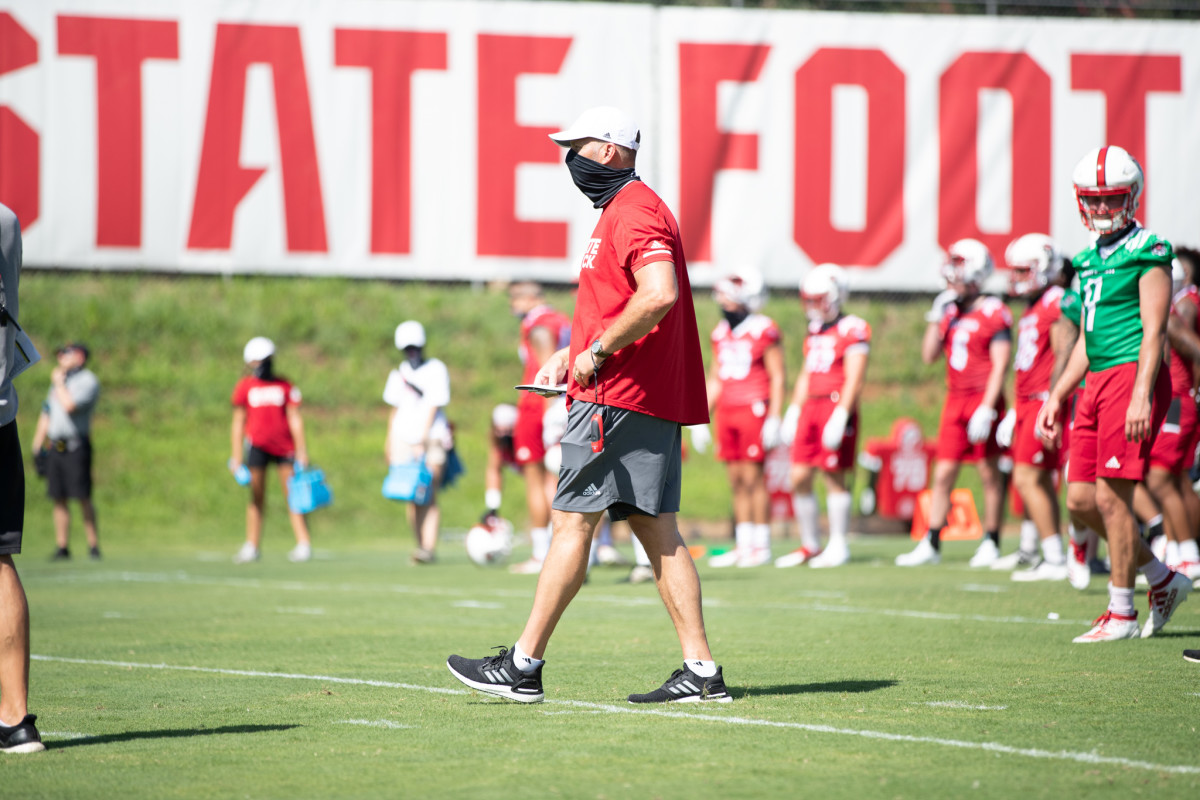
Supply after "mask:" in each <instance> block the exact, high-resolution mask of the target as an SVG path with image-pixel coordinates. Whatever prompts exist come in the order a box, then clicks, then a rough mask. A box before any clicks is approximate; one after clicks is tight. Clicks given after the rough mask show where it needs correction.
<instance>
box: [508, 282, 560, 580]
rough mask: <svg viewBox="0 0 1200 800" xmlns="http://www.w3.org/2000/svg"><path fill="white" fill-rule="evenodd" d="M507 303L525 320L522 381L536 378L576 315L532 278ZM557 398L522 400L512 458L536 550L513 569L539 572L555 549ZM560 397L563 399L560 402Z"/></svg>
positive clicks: (510, 294)
mask: <svg viewBox="0 0 1200 800" xmlns="http://www.w3.org/2000/svg"><path fill="white" fill-rule="evenodd" d="M508 304H509V308H510V309H512V312H513V314H514V315H515V316H516V317H517V318H519V319H520V320H521V344H520V347H519V348H518V354H519V355H520V357H521V363H522V364H524V365H525V366H524V372H523V373H522V376H521V383H524V384H530V383H533V378H534V376H535V375H537V372H538V370H539V369H541V367H542V364H545V363H546V361H547V360H548V359H549V358H550V356H552V355H554V353H555V352H556V351H558V350H559V349H561V348H563V347H566V346H567V345H568V344H570V342H571V320H570V318H568V317H567V316H566V315H565V314H563V313H562V312H561V311H557V310H555V309H554V308H552V307H551V306H550V305H549V304H548V303H547V302H546V298H545V296H544V295H543V294H542V287H541V286H539V285H538V284H536V283H534V282H532V281H521V282H520V283H514V284H513V285H512V286H510V287H509V289H508ZM550 402H552V401H549V400H547V399H546V398H545V397H542V396H540V395H536V394H533V393H532V392H521V398H520V400H518V401H517V423H516V426H515V427H514V429H513V458H514V459H515V460H516V462H517V466H518V468H519V469H520V471H521V474H522V475H523V476H524V477H525V501H526V503H527V504H528V506H529V522H530V526H531V528H530V531H529V538H530V540H531V541H532V544H533V554H532V556H531V557H530V558H529V560H528V561H522V562H521V563H519V564H513V565H512V566H511V567H509V571H510V572H514V573H518V574H523V575H536V574H537V573H539V572H541V571H542V560H543V559H544V558H545V557H546V551H547V550H549V549H550V501H551V499H552V498H553V497H554V491H555V489H556V488H557V486H558V470H554V471H553V473H551V472H550V471H548V470H547V469H546V464H545V458H546V451H547V448H546V444H545V442H544V441H543V436H542V434H543V423H542V420H543V418H544V416H545V414H546V411H547V408H548V404H549V403H550ZM558 402H561V401H558Z"/></svg>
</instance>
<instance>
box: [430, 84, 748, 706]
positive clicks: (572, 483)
mask: <svg viewBox="0 0 1200 800" xmlns="http://www.w3.org/2000/svg"><path fill="white" fill-rule="evenodd" d="M551 139H553V140H554V141H555V142H557V143H558V144H559V145H561V146H563V147H567V148H568V152H567V157H566V163H567V168H568V169H569V170H570V172H571V178H572V179H573V180H574V182H575V185H576V186H577V187H578V188H579V189H580V191H582V192H583V193H584V194H585V195H586V196H587V197H588V198H589V199H590V200H591V201H592V203H593V204H594V205H595V207H596V208H601V209H604V210H603V213H601V215H600V219H599V221H598V222H597V224H596V229H595V231H593V233H592V236H591V239H590V240H589V242H588V245H587V249H586V251H585V252H584V256H583V261H582V264H581V265H580V267H581V268H580V276H579V295H578V299H577V301H576V304H575V316H574V319H573V321H572V328H571V344H570V347H564V348H562V349H561V350H559V351H558V352H556V353H555V354H554V355H553V356H551V357H550V359H549V360H548V361H547V362H546V363H545V364H544V365H543V366H542V368H541V370H539V372H538V374H537V377H536V378H535V383H538V384H559V383H562V382H565V381H568V380H569V381H570V383H569V384H568V387H567V395H568V397H569V399H570V402H571V405H570V409H569V412H568V420H567V431H566V433H565V434H564V435H563V438H562V444H561V447H562V468H561V469H560V471H559V479H558V492H557V494H556V495H555V497H554V503H553V516H552V520H553V523H552V524H553V526H554V538H553V539H552V541H551V543H550V551H549V553H547V555H546V560H545V562H544V564H543V566H542V571H541V573H540V575H539V576H538V586H537V592H536V594H535V595H534V600H533V610H532V612H531V613H530V615H529V619H528V621H527V622H526V624H525V630H524V631H523V632H522V633H521V636H520V638H519V639H517V642H516V644H515V645H513V647H512V649H511V650H510V649H507V648H504V649H502V650H501V652H500V654H499V655H496V656H493V657H491V658H483V659H467V658H463V657H461V656H451V657H450V658H449V660H448V661H447V662H446V666H447V667H448V668H449V669H450V672H451V673H452V674H453V675H454V676H455V677H456V678H458V679H459V680H460V681H462V682H463V683H465V684H466V685H468V686H470V687H472V688H474V689H477V690H479V691H482V692H486V693H489V694H494V695H497V696H499V697H503V698H506V699H509V700H515V701H517V702H521V703H538V702H541V701H542V700H543V698H544V694H543V691H542V665H543V664H544V661H543V660H542V657H543V655H544V654H545V651H546V646H547V644H548V643H549V640H550V635H551V634H552V633H553V632H554V628H555V626H556V625H557V624H558V620H559V618H560V617H561V616H562V614H563V612H564V611H565V610H566V608H567V604H568V603H570V602H571V599H572V598H573V597H574V596H575V594H576V592H578V591H579V587H580V586H582V585H583V581H584V577H585V576H586V574H587V564H588V551H589V545H590V543H591V540H592V535H593V533H594V532H595V530H596V526H597V524H599V522H600V519H601V517H602V516H603V514H604V512H605V511H608V513H609V515H610V516H612V517H613V518H614V519H628V520H629V525H630V527H631V528H632V529H633V532H634V535H636V536H637V537H638V539H639V540H640V541H641V542H642V544H643V546H644V547H645V549H646V552H647V554H648V555H649V557H650V564H651V568H652V569H653V571H654V579H655V582H656V583H657V584H658V590H659V594H660V595H662V598H663V601H664V603H665V604H666V607H667V611H668V613H669V614H670V615H671V621H672V622H673V623H674V624H675V632H676V634H677V635H678V637H679V642H680V645H681V648H682V650H683V658H684V663H683V667H682V668H681V669H677V670H675V672H674V673H673V674H672V675H671V677H670V678H669V679H668V680H667V682H666V683H664V684H663V686H662V687H661V688H659V689H656V690H654V691H652V692H648V693H646V694H634V695H630V696H629V701H630V702H631V703H662V702H667V701H671V700H682V701H716V702H729V701H730V700H731V699H732V698H731V697H730V695H729V692H728V691H727V690H726V688H725V682H724V679H723V677H722V675H721V668H720V667H719V666H717V665H716V663H715V662H714V661H713V658H712V654H711V652H710V651H709V648H708V638H707V636H706V634H705V631H704V615H703V612H702V611H701V608H700V578H699V576H698V575H697V573H696V566H695V564H694V563H693V562H692V558H691V555H690V554H689V553H688V549H687V547H686V546H684V543H683V539H682V538H681V537H680V535H679V530H678V528H677V526H676V521H675V514H676V512H677V511H678V510H679V496H680V478H681V470H680V450H681V446H682V432H681V427H682V426H683V425H695V424H699V423H705V422H708V408H707V399H706V396H705V391H704V361H703V357H702V356H701V353H700V337H699V334H698V332H697V328H696V313H695V309H694V308H693V306H692V291H691V284H690V283H689V281H688V273H687V263H686V261H685V259H684V255H683V246H682V243H681V239H680V236H679V226H678V224H677V223H676V222H675V217H674V215H672V214H671V211H670V210H669V209H668V208H667V207H666V204H664V203H663V201H662V200H661V199H660V198H659V197H658V195H656V194H655V193H654V192H653V191H652V190H651V189H649V188H648V187H647V186H646V184H644V183H642V181H641V179H640V178H638V177H637V174H636V173H635V171H634V161H635V159H636V156H637V150H638V147H639V145H640V143H641V133H640V132H639V131H638V128H637V126H636V125H634V124H633V122H632V120H630V119H629V117H627V116H626V115H625V114H624V113H622V112H621V111H619V110H618V109H615V108H609V107H601V108H593V109H590V110H589V111H586V112H584V113H583V115H582V116H581V117H580V118H579V119H578V120H576V121H575V123H574V124H572V125H571V127H570V128H568V129H567V130H565V131H562V132H560V133H555V134H551Z"/></svg>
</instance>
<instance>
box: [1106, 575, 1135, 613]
mask: <svg viewBox="0 0 1200 800" xmlns="http://www.w3.org/2000/svg"><path fill="white" fill-rule="evenodd" d="M1108 610H1109V611H1111V612H1112V613H1114V614H1120V615H1121V616H1122V617H1133V616H1137V612H1136V611H1134V610H1133V589H1118V588H1117V587H1116V586H1113V585H1112V584H1111V583H1110V584H1109V585H1108Z"/></svg>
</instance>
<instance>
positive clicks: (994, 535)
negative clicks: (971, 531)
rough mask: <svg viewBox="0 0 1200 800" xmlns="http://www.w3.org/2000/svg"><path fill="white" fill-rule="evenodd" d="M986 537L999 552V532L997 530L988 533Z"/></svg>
mask: <svg viewBox="0 0 1200 800" xmlns="http://www.w3.org/2000/svg"><path fill="white" fill-rule="evenodd" d="M986 535H987V538H989V539H991V540H992V544H994V545H996V549H997V550H999V549H1000V531H999V530H994V531H988V532H987V534H986Z"/></svg>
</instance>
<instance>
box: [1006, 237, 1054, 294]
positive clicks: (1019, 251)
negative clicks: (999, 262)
mask: <svg viewBox="0 0 1200 800" xmlns="http://www.w3.org/2000/svg"><path fill="white" fill-rule="evenodd" d="M1004 261H1005V263H1007V264H1008V268H1009V269H1010V270H1011V272H1010V273H1009V275H1008V287H1009V288H1008V291H1009V294H1012V295H1014V296H1021V295H1026V294H1032V293H1033V292H1036V291H1040V290H1042V289H1045V288H1046V287H1047V286H1049V285H1050V284H1051V283H1052V282H1053V281H1054V280H1055V279H1057V278H1058V276H1059V275H1060V274H1062V253H1060V252H1059V250H1058V245H1056V244H1055V243H1054V240H1053V239H1051V238H1050V237H1049V236H1047V235H1046V234H1044V233H1027V234H1025V235H1024V236H1021V237H1018V238H1016V239H1013V240H1012V241H1011V242H1009V244H1008V248H1007V249H1006V250H1005V251H1004Z"/></svg>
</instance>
